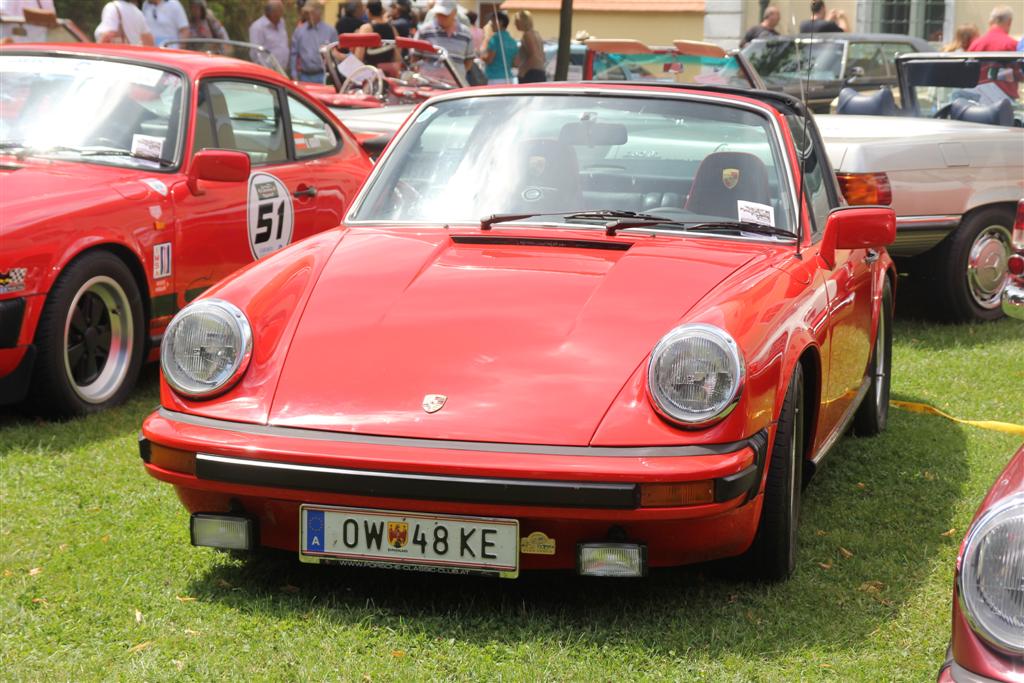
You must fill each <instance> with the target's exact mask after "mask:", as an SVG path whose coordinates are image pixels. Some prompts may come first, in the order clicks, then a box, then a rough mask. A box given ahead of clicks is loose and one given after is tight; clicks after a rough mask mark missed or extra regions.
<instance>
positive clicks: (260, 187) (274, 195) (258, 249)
mask: <svg viewBox="0 0 1024 683" xmlns="http://www.w3.org/2000/svg"><path fill="white" fill-rule="evenodd" d="M246 218H247V223H248V225H249V249H250V250H251V251H252V257H253V258H254V259H257V260H258V259H261V258H263V257H264V256H266V255H267V254H272V253H274V252H275V251H277V250H278V249H281V248H282V247H286V246H288V245H289V244H290V243H291V241H292V228H293V227H294V225H295V210H294V208H293V207H292V197H291V195H290V194H288V188H286V187H285V186H284V183H282V182H281V181H280V180H278V179H277V178H275V177H274V176H272V175H270V174H268V173H253V174H252V175H251V176H249V200H248V209H247V214H246Z"/></svg>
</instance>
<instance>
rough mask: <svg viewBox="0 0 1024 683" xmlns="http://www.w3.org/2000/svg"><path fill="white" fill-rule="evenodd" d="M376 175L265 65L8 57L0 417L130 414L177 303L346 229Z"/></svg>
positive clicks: (2, 117) (126, 50) (135, 57)
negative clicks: (28, 409) (130, 402)
mask: <svg viewBox="0 0 1024 683" xmlns="http://www.w3.org/2000/svg"><path fill="white" fill-rule="evenodd" d="M370 168H371V163H370V160H369V158H368V157H367V156H366V155H365V154H364V153H363V151H362V149H361V148H360V146H359V145H358V144H357V143H356V141H355V140H354V139H353V138H352V136H351V134H350V133H349V132H348V131H347V130H345V128H344V127H343V126H341V125H340V124H339V123H338V122H337V121H336V120H335V119H334V117H333V116H331V114H330V113H329V112H328V111H327V110H326V109H325V108H324V107H323V106H322V105H320V104H319V103H318V102H316V101H315V100H314V99H313V98H311V97H309V96H308V95H307V94H306V93H304V92H303V90H302V89H301V88H298V87H296V86H295V85H294V84H293V83H291V81H289V80H287V79H285V78H283V77H280V76H278V75H276V74H274V73H272V72H271V71H269V70H267V69H264V68H262V67H258V66H256V65H254V64H248V63H246V62H242V61H239V60H236V59H229V58H225V57H212V56H207V55H203V54H188V53H185V52H178V51H171V50H160V49H156V48H141V47H132V46H110V45H106V46H103V45H80V46H74V47H57V46H52V45H51V46H48V45H34V46H32V45H29V46H4V47H3V48H0V207H2V208H0V214H2V218H0V406H3V405H8V404H12V403H18V402H20V401H22V400H23V399H25V398H26V397H28V399H29V400H30V401H31V402H32V403H33V404H34V405H35V406H36V408H37V409H38V410H39V411H41V412H44V413H47V414H50V415H57V416H71V415H82V414H85V413H90V412H94V411H97V410H100V409H102V408H105V407H108V406H111V405H113V404H116V403H118V402H120V401H121V400H123V399H124V398H125V397H126V396H127V394H128V393H129V392H130V391H131V390H132V387H133V386H134V383H135V378H136V376H137V375H138V372H139V368H140V366H141V365H142V363H143V361H144V360H146V359H147V358H150V359H155V357H156V353H157V351H158V350H159V345H160V338H161V336H162V334H163V332H164V328H166V326H167V323H168V322H169V321H170V319H171V316H172V315H174V313H176V312H177V311H178V309H179V308H181V307H182V306H184V305H185V304H186V303H188V302H189V301H191V300H192V299H194V298H195V297H196V296H198V295H199V293H200V292H202V291H203V290H204V289H206V288H207V287H209V286H210V285H212V284H213V283H214V282H216V281H217V280H219V279H220V278H222V277H224V276H225V275H227V274H228V273H230V272H232V271H234V270H236V269H238V268H240V267H242V266H244V265H246V264H248V263H252V262H253V260H255V259H259V258H261V257H263V256H266V255H267V254H269V253H271V252H273V251H276V250H277V249H279V248H281V247H283V246H285V245H287V244H290V243H291V242H292V241H294V240H297V239H300V238H302V237H305V236H307V235H312V234H313V233H316V232H319V231H322V230H326V229H328V228H333V227H335V226H336V225H337V224H338V223H339V222H340V221H341V219H342V217H343V216H344V214H345V211H346V209H347V208H348V205H349V203H350V202H351V201H352V199H353V198H354V197H355V195H356V191H357V190H358V188H359V186H360V184H361V183H362V182H363V180H364V179H365V178H366V176H367V175H368V174H369V171H370Z"/></svg>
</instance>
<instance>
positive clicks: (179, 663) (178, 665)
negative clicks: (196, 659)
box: [171, 659, 185, 671]
mask: <svg viewBox="0 0 1024 683" xmlns="http://www.w3.org/2000/svg"><path fill="white" fill-rule="evenodd" d="M171 664H173V665H174V668H176V669H177V670H178V671H181V670H183V669H184V668H185V662H183V661H181V660H180V659H172V660H171Z"/></svg>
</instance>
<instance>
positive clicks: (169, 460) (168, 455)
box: [149, 443, 196, 474]
mask: <svg viewBox="0 0 1024 683" xmlns="http://www.w3.org/2000/svg"><path fill="white" fill-rule="evenodd" d="M149 463H150V464H151V465H156V466H157V467H159V468H161V469H165V470H171V471H173V472H182V473H183V474H195V473H196V454H195V453H192V452H190V451H179V450H178V449H177V448H168V447H167V446H161V445H160V444H158V443H155V444H152V445H151V446H150V451H149Z"/></svg>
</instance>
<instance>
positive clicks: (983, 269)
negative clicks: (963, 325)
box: [967, 225, 1010, 310]
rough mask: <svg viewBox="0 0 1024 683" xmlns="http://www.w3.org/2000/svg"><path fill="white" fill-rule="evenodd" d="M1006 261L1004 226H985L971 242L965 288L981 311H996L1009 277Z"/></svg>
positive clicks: (1007, 241) (1006, 232) (1007, 235)
mask: <svg viewBox="0 0 1024 683" xmlns="http://www.w3.org/2000/svg"><path fill="white" fill-rule="evenodd" d="M1009 257H1010V231H1009V230H1007V229H1006V227H1005V226H1003V225H989V226H986V227H985V228H983V229H982V230H981V232H979V233H978V235H977V237H975V238H974V242H973V243H972V244H971V250H970V252H969V253H968V255H967V286H968V289H969V291H970V294H971V298H972V299H973V300H974V303H975V304H977V305H978V306H980V307H981V308H984V309H986V310H992V309H995V308H998V306H999V297H1000V295H1001V294H1002V291H1003V286H1004V285H1005V284H1006V278H1007V277H1008V273H1009V271H1008V270H1007V266H1006V261H1007V259H1009Z"/></svg>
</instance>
